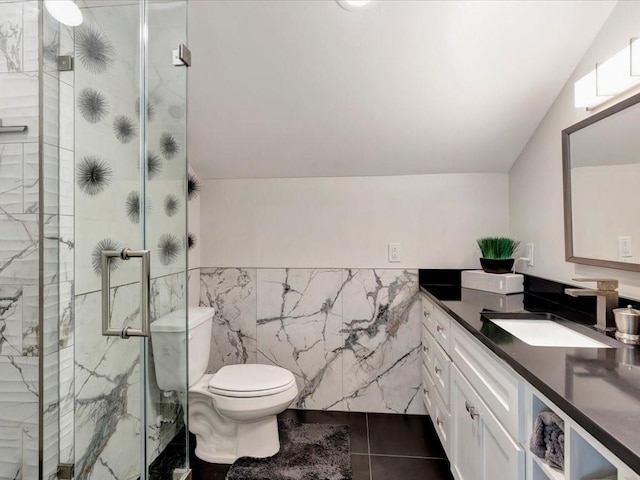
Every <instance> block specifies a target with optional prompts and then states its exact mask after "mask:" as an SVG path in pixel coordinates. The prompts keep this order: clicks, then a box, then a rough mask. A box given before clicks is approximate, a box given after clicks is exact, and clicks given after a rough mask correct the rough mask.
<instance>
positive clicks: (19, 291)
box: [0, 285, 24, 357]
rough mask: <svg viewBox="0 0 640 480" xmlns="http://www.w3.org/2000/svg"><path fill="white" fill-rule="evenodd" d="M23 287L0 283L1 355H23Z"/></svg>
mask: <svg viewBox="0 0 640 480" xmlns="http://www.w3.org/2000/svg"><path fill="white" fill-rule="evenodd" d="M23 303H24V296H23V287H22V286H13V285H0V356H5V357H6V356H14V355H22V328H23V327H22V311H23Z"/></svg>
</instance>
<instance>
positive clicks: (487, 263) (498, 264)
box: [480, 258, 514, 273]
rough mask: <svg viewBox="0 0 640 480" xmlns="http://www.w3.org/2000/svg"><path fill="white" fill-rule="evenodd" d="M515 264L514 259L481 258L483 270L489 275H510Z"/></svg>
mask: <svg viewBox="0 0 640 480" xmlns="http://www.w3.org/2000/svg"><path fill="white" fill-rule="evenodd" d="M513 262H514V259H513V258H480V265H482V270H484V271H485V272H487V273H510V272H511V269H512V268H513Z"/></svg>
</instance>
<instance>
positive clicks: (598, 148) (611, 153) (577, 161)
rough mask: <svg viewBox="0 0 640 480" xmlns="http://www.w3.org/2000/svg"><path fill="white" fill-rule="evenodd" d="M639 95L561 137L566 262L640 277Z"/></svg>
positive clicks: (594, 116) (583, 122)
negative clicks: (630, 272) (634, 274)
mask: <svg viewBox="0 0 640 480" xmlns="http://www.w3.org/2000/svg"><path fill="white" fill-rule="evenodd" d="M639 103H640V94H638V95H634V96H633V97H630V98H628V99H627V100H624V101H622V102H620V103H618V104H616V105H614V106H612V107H610V108H608V109H606V110H603V111H602V112H599V113H597V114H595V115H593V116H591V117H589V118H587V119H585V120H583V121H581V122H579V123H576V124H575V125H573V126H571V127H569V128H567V129H565V130H563V131H562V160H563V170H564V223H565V252H566V259H567V261H569V262H573V263H582V264H586V265H597V266H601V267H609V268H617V269H623V270H634V271H640V195H639V194H638V191H639V187H640V105H639Z"/></svg>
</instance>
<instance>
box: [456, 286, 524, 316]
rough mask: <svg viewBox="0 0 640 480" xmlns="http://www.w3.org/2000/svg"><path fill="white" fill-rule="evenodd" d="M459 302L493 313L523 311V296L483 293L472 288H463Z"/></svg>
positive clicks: (518, 294) (521, 294) (517, 294)
mask: <svg viewBox="0 0 640 480" xmlns="http://www.w3.org/2000/svg"><path fill="white" fill-rule="evenodd" d="M461 292H462V296H461V297H460V300H462V301H463V302H464V303H471V304H472V305H478V306H479V307H482V308H483V309H485V310H492V311H494V312H511V313H513V312H522V311H524V294H523V293H514V294H513V295H501V294H499V293H493V292H483V291H482V290H474V289H472V288H463V289H462V290H461Z"/></svg>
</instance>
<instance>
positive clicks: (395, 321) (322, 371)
mask: <svg viewBox="0 0 640 480" xmlns="http://www.w3.org/2000/svg"><path fill="white" fill-rule="evenodd" d="M200 286H201V290H200V292H201V294H200V305H201V306H212V307H214V308H215V309H216V315H215V318H214V325H213V333H212V339H211V341H212V345H211V356H210V361H209V371H210V372H215V371H216V370H218V369H219V368H220V367H222V366H223V365H231V364H238V363H252V362H258V363H267V364H273V365H279V366H282V367H284V368H287V369H289V370H290V371H292V372H293V373H294V375H295V377H296V379H297V381H298V387H299V389H300V395H299V397H298V399H297V403H296V404H295V405H294V407H295V408H299V409H316V410H345V411H362V412H381V413H414V414H422V413H425V412H424V407H423V404H422V402H421V401H420V396H419V392H420V385H421V375H420V351H421V336H420V317H419V312H420V307H419V296H418V290H419V287H418V271H417V270H399V269H298V268H296V269H284V268H279V269H256V268H201V270H200Z"/></svg>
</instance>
